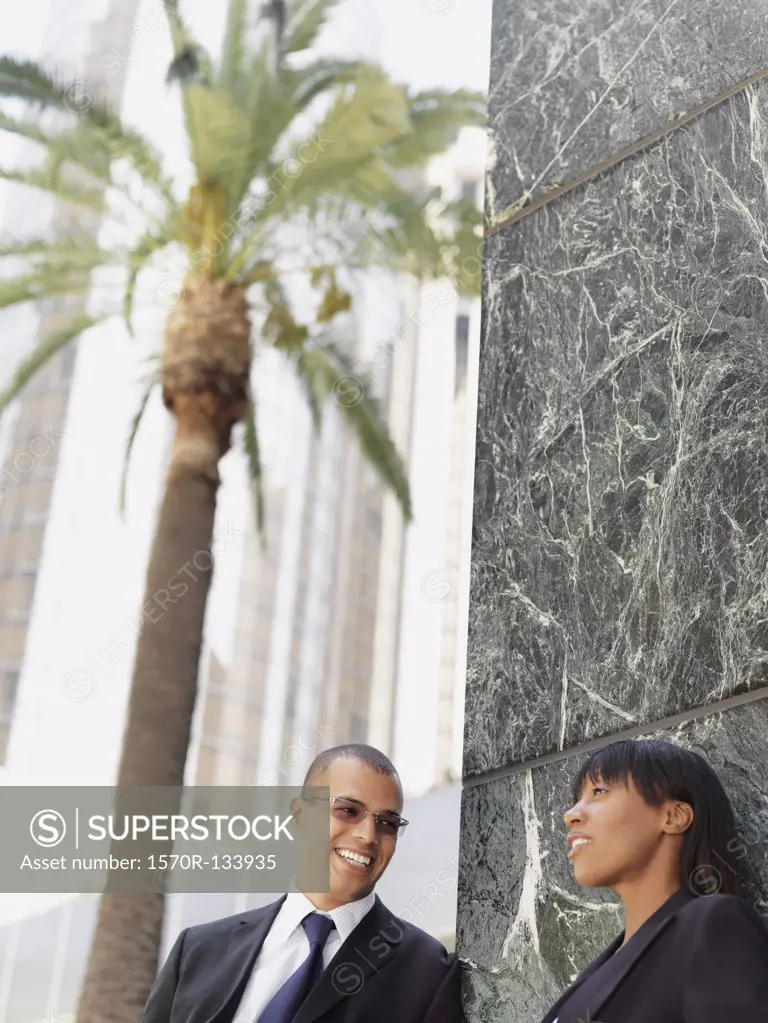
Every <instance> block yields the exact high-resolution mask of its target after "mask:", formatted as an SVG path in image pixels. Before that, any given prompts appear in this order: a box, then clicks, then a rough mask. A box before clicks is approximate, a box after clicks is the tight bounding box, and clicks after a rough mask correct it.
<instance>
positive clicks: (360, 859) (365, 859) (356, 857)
mask: <svg viewBox="0 0 768 1023" xmlns="http://www.w3.org/2000/svg"><path fill="white" fill-rule="evenodd" d="M336 852H337V853H338V854H339V856H343V857H344V859H345V860H351V861H352V862H353V863H360V864H361V865H362V866H363V867H367V866H368V865H369V864H370V862H371V857H370V856H361V855H360V853H355V852H350V851H349V849H337V850H336Z"/></svg>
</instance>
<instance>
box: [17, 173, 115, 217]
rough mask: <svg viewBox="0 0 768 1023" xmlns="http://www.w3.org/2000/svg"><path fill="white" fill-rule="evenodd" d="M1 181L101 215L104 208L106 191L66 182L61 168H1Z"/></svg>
mask: <svg viewBox="0 0 768 1023" xmlns="http://www.w3.org/2000/svg"><path fill="white" fill-rule="evenodd" d="M0 180H3V181H13V182H15V183H16V184H17V185H23V186H24V187H26V188H34V189H37V190H39V191H41V192H46V193H48V195H51V196H53V197H54V198H56V199H62V200H64V202H68V203H71V204H72V205H73V206H80V207H81V208H84V209H87V210H91V211H92V212H93V213H101V212H102V210H103V208H104V191H103V189H101V188H93V187H89V186H88V185H85V184H80V183H76V182H74V181H65V180H64V176H63V175H62V174H61V168H60V167H59V166H55V165H54V166H49V167H46V168H43V169H30V170H23V171H12V170H5V169H4V168H2V167H0Z"/></svg>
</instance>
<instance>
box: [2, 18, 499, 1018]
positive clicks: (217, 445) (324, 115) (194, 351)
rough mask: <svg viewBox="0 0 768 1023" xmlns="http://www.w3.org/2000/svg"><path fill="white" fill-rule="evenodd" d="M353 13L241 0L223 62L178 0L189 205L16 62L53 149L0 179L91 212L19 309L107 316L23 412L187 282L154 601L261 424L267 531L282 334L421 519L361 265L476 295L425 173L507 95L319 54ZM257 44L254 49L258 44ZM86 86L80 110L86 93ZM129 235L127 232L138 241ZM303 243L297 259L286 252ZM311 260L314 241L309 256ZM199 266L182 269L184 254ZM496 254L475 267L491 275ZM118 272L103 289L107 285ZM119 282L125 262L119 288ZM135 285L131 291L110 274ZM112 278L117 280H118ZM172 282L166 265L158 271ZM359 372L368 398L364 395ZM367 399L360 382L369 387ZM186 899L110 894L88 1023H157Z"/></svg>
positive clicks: (176, 667)
mask: <svg viewBox="0 0 768 1023" xmlns="http://www.w3.org/2000/svg"><path fill="white" fill-rule="evenodd" d="M334 3H335V0H289V3H288V5H287V8H286V6H285V5H284V4H283V3H282V2H280V0H273V2H272V5H271V14H272V19H273V29H274V31H273V32H272V33H270V35H269V37H268V38H266V37H264V36H263V35H262V37H261V40H260V41H258V40H257V41H254V35H253V32H252V31H251V29H250V26H249V21H248V7H249V0H230V5H229V10H228V19H227V26H226V32H225V38H224V42H223V48H222V53H221V57H220V59H219V60H218V61H217V62H214V60H213V59H212V58H211V57H210V55H209V54H207V53H206V52H205V50H204V49H203V47H201V46H200V45H199V43H198V42H196V41H195V40H194V39H193V38H192V37H191V36H190V34H189V32H188V30H187V28H186V26H185V25H184V23H183V21H182V18H181V15H180V11H179V4H178V0H164V6H165V11H166V14H167V18H168V22H169V26H170V31H171V37H172V40H173V46H174V60H173V63H172V65H171V68H170V71H169V76H168V77H169V82H170V83H174V84H173V87H178V88H179V90H180V98H181V109H182V111H183V119H184V125H185V128H186V132H187V137H188V142H189V157H190V161H191V166H192V168H193V170H194V183H193V184H192V186H191V187H190V188H189V190H188V192H187V193H186V194H184V195H179V189H178V187H177V182H175V181H173V180H169V178H168V177H167V175H166V173H165V172H164V170H163V166H162V162H161V159H160V157H159V156H158V155H157V154H156V153H155V152H154V151H153V148H152V146H151V145H150V144H149V143H148V142H147V140H146V139H145V138H144V137H142V135H141V134H140V133H139V132H137V131H135V130H132V129H131V128H129V127H128V126H126V125H125V124H124V123H123V122H122V120H121V119H120V117H119V116H118V114H117V113H116V112H115V111H114V110H113V109H111V108H110V107H109V105H108V104H106V103H105V102H102V101H100V100H99V101H91V100H92V99H93V97H91V98H90V99H89V100H88V101H87V102H83V97H82V95H81V94H80V93H79V91H78V86H77V84H76V83H74V82H72V81H67V80H64V79H61V78H59V77H58V76H56V75H55V74H53V73H51V72H49V71H47V70H46V69H44V68H43V67H41V66H39V65H38V64H36V63H31V62H22V61H19V60H16V59H13V58H11V57H4V58H0V96H2V97H4V98H5V99H6V100H12V101H14V102H12V103H10V104H8V107H7V109H8V110H9V111H10V112H9V113H5V114H0V128H1V129H2V130H4V131H6V132H9V133H11V134H14V135H16V136H19V137H22V138H24V139H27V140H31V141H32V142H33V143H35V144H37V146H39V147H40V151H41V153H42V154H43V156H44V161H43V162H42V164H41V165H40V166H38V167H35V168H32V169H30V168H28V167H27V168H25V169H19V170H13V171H7V170H6V171H3V170H0V177H4V178H6V179H8V180H10V181H13V182H17V183H19V184H20V185H23V186H26V187H29V188H33V189H37V190H42V191H43V192H46V193H48V194H49V195H52V196H55V197H56V198H57V199H58V200H59V201H60V202H61V203H63V204H64V206H65V208H66V209H67V210H75V211H78V210H79V211H82V212H83V214H85V212H86V211H88V216H87V217H86V216H82V217H77V216H69V217H67V218H59V220H58V222H57V223H58V225H59V229H58V230H57V231H56V233H55V234H54V235H53V236H44V237H31V238H27V239H24V240H22V241H20V242H18V243H16V244H14V245H10V246H8V247H6V248H3V249H2V250H0V257H3V258H6V259H11V260H12V261H13V262H12V264H11V271H12V272H10V273H5V274H4V275H0V308H8V307H10V306H14V305H17V304H21V303H27V302H37V301H40V300H43V299H48V298H55V297H57V296H58V297H61V296H70V295H75V296H81V298H83V297H85V296H87V297H88V300H89V305H88V309H89V311H87V312H86V311H84V310H85V309H86V306H85V305H84V304H82V303H81V305H80V306H79V308H80V309H81V310H83V311H81V312H79V313H77V314H76V315H73V316H72V317H71V318H70V319H69V320H67V321H66V322H64V323H57V325H56V327H55V329H53V330H52V331H51V332H49V333H48V334H47V335H46V336H45V337H43V338H42V340H41V341H40V342H39V344H38V346H37V347H36V349H35V350H34V351H33V352H32V353H31V354H30V355H29V356H28V357H27V358H25V359H24V360H23V362H22V363H21V364H20V365H19V366H18V367H17V369H16V371H15V373H14V375H13V377H12V379H11V381H10V383H9V385H8V386H7V388H6V390H5V391H4V392H3V393H2V394H0V412H2V410H3V409H4V408H5V407H6V406H7V405H8V403H9V402H11V401H12V400H13V399H14V398H15V397H16V396H17V395H18V394H19V393H20V392H21V391H22V389H23V388H24V386H25V385H26V383H27V382H28V381H29V379H30V378H31V377H32V376H33V374H34V373H35V372H36V371H37V370H38V369H40V367H42V366H43V365H45V363H46V362H47V361H48V360H50V359H51V358H52V357H53V356H54V355H55V354H56V353H58V352H60V351H62V350H63V349H64V348H65V346H67V345H70V344H72V343H73V342H74V341H75V340H76V339H77V338H79V337H80V336H82V335H83V334H84V333H85V332H87V331H90V330H92V329H94V328H97V327H98V326H100V325H101V324H102V323H104V322H105V321H106V320H108V319H110V318H112V317H115V316H117V317H120V316H122V317H123V318H124V320H125V323H126V325H127V328H128V330H129V331H130V330H131V329H132V328H131V324H132V314H133V305H134V295H135V294H136V291H137V287H138V286H139V281H140V279H141V278H146V275H149V274H154V275H155V277H156V281H158V282H159V283H156V285H155V288H156V294H158V293H159V292H158V291H157V288H158V287H160V288H161V289H162V290H163V291H164V293H167V285H168V281H169V280H170V279H173V280H174V281H175V282H176V285H177V294H176V295H175V301H174V304H173V306H172V308H171V309H170V311H169V313H168V316H167V322H166V326H165V335H164V344H163V346H162V352H161V353H160V356H159V358H158V360H157V365H156V369H155V371H154V372H153V373H152V374H151V376H150V379H149V380H148V382H147V389H146V391H145V393H144V394H143V397H142V400H141V403H140V407H139V410H138V412H137V415H136V417H135V419H134V421H133V423H132V425H131V430H130V436H129V440H128V444H127V451H126V461H127V459H128V457H129V456H130V450H131V445H132V442H133V438H134V437H135V435H136V431H137V429H138V427H139V423H140V420H141V415H142V412H143V410H144V408H145V406H146V404H147V400H148V398H149V395H150V392H151V391H152V389H153V388H154V387H157V386H159V387H160V388H161V391H162V398H163V402H164V404H165V407H166V408H167V410H168V411H169V413H170V414H171V416H172V417H173V420H174V421H175V432H174V439H173V442H172V447H171V451H170V456H169V464H168V469H167V478H166V482H165V490H164V496H163V499H162V503H161V507H160V511H159V516H158V521H157V525H156V531H155V537H154V543H153V546H152V550H151V554H150V559H149V566H148V571H147V576H146V594H147V596H148V598H150V597H151V596H152V595H153V594H156V593H157V592H158V591H159V590H161V589H165V588H166V587H167V585H168V582H169V580H170V579H172V578H173V577H174V575H176V574H177V573H178V572H179V570H180V569H181V568H182V566H185V565H187V564H188V563H189V562H190V561H191V559H193V558H194V557H195V555H196V554H197V553H198V552H202V551H208V550H209V549H210V547H211V542H212V537H213V528H214V513H215V509H216V496H217V490H218V486H219V469H218V464H219V461H220V459H221V458H222V456H223V455H224V454H225V453H226V452H227V451H228V449H229V448H230V446H231V444H232V443H233V441H234V440H236V438H235V437H233V430H234V428H235V427H236V426H238V424H241V425H242V429H241V430H240V431H239V433H241V435H242V444H243V448H244V451H245V454H246V460H247V464H248V467H249V472H250V476H251V479H252V481H253V487H254V495H255V501H256V508H257V517H258V522H259V524H261V521H262V509H261V493H260V480H261V471H260V459H259V443H258V437H257V432H256V418H255V408H254V392H253V389H252V386H251V378H252V369H253V357H254V347H255V346H257V345H262V346H267V345H271V346H273V347H274V348H275V349H277V350H279V351H280V352H281V353H282V354H283V356H284V357H285V359H287V360H288V361H289V363H290V364H291V365H292V367H293V369H294V370H295V373H296V376H297V378H298V379H299V381H300V382H301V384H302V385H303V387H304V390H305V392H306V396H307V399H308V401H309V403H310V407H311V409H312V412H313V415H314V418H315V421H316V422H318V421H319V417H320V414H321V411H322V409H323V406H324V405H325V404H326V402H327V400H328V399H329V398H330V397H331V396H335V397H337V399H338V400H337V404H338V406H339V409H340V414H342V415H343V416H344V417H345V419H346V421H347V422H348V425H349V426H350V427H351V428H352V430H353V431H354V432H355V435H356V437H357V440H358V442H359V444H360V447H361V449H362V452H363V454H364V456H365V457H366V458H367V459H368V460H369V462H370V464H371V465H372V466H373V467H374V468H375V470H376V471H377V472H378V474H379V475H380V477H381V479H382V481H383V483H384V485H385V486H387V487H389V488H390V489H391V490H392V491H393V493H394V494H395V496H396V498H397V501H398V502H399V504H400V506H401V507H402V511H403V514H404V515H405V516H406V517H409V516H410V498H409V488H408V480H407V476H406V472H405V468H404V465H403V462H402V460H401V457H400V455H399V454H398V452H397V450H396V448H395V446H394V444H393V442H392V440H391V438H390V435H389V433H388V430H387V427H386V424H385V422H384V421H383V419H382V417H381V413H380V411H379V408H378V405H377V398H376V395H375V394H374V393H373V391H372V390H371V388H370V386H369V385H368V383H367V379H368V378H367V377H366V375H365V374H364V373H361V372H360V370H359V369H358V368H357V364H356V363H355V361H354V359H353V357H352V356H351V355H350V354H349V352H348V351H347V350H346V349H345V347H344V346H343V345H342V344H340V343H339V342H338V341H337V340H335V339H334V336H333V321H334V320H335V318H336V317H337V316H338V315H339V314H342V313H344V312H345V311H347V310H348V309H349V308H350V305H351V301H352V299H351V295H350V293H349V292H348V291H347V290H346V289H345V286H344V280H345V278H344V274H345V273H346V271H348V270H355V269H366V268H369V267H381V268H387V269H390V270H392V271H393V272H397V273H407V274H411V275H414V276H415V277H417V278H419V279H427V278H432V279H437V278H441V277H449V278H450V279H451V280H452V281H453V282H454V284H455V286H456V287H457V289H458V290H473V289H474V288H475V283H476V282H475V277H476V275H474V274H473V273H471V272H470V273H467V272H466V270H465V266H466V265H468V264H466V262H465V261H464V259H463V257H464V256H465V255H469V253H470V252H471V253H472V255H474V254H475V253H476V250H477V244H478V239H477V237H476V230H477V226H478V225H477V220H478V219H479V218H478V217H477V216H476V215H475V213H474V211H473V210H471V208H470V207H469V206H468V205H467V204H464V203H461V202H459V203H456V202H448V201H446V200H444V199H443V197H442V195H441V194H440V191H439V190H435V189H431V190H430V189H427V188H426V187H425V186H424V185H423V184H422V183H421V180H422V179H421V177H420V175H419V174H418V170H419V169H420V168H421V167H423V166H424V165H425V163H426V162H427V161H428V160H429V159H430V158H431V157H433V156H434V155H436V154H439V153H441V152H443V151H444V150H445V149H446V148H447V146H448V145H449V144H451V142H452V141H453V140H454V139H455V137H456V136H457V134H458V131H459V130H460V129H461V128H462V127H463V126H465V125H470V124H476V125H480V124H483V123H484V116H485V115H484V107H485V104H484V99H483V98H482V97H480V96H478V95H476V94H474V93H469V92H465V91H458V92H445V91H430V92H420V93H412V92H410V91H409V90H408V89H407V88H405V87H403V86H401V85H398V84H397V83H395V82H393V81H391V80H390V79H389V78H388V77H387V75H385V74H384V73H383V72H382V70H381V69H379V68H377V67H376V66H372V65H369V64H366V63H363V62H360V61H345V60H331V59H318V58H317V57H316V56H313V54H312V53H311V52H308V51H311V48H312V47H313V44H314V42H315V39H316V37H317V35H318V33H319V31H320V29H321V27H322V25H323V23H324V21H325V19H326V16H327V14H328V12H329V10H330V8H331V7H332V6H333V4H334ZM249 40H250V41H249ZM73 97H74V101H73ZM126 209H132V210H133V211H134V213H133V218H132V221H131V222H132V223H133V224H139V225H140V229H139V230H138V231H135V233H134V235H133V237H131V238H130V239H129V240H128V241H126V242H125V244H123V243H119V242H116V243H115V244H114V245H107V244H105V243H101V242H99V241H98V240H97V238H96V235H95V233H94V231H93V229H92V227H86V226H85V224H86V223H88V224H92V223H93V217H94V216H95V217H97V218H98V221H99V222H100V223H102V224H103V225H109V224H112V225H113V226H114V227H115V230H113V231H111V232H110V231H102V232H101V237H115V238H119V237H120V230H119V228H120V226H121V225H123V219H121V217H122V213H123V212H124V210H126ZM124 235H125V232H124V231H123V236H124ZM289 238H290V239H293V240H295V239H296V238H299V239H301V242H302V244H301V246H300V252H301V254H302V258H303V265H302V266H299V267H296V266H295V265H290V259H289V258H288V256H289V255H290V253H287V252H286V250H287V249H288V245H287V242H286V239H289ZM294 247H295V246H294ZM168 257H170V258H171V261H172V263H171V265H172V266H174V267H176V268H180V269H174V270H173V271H171V273H170V275H169V273H168V271H165V274H166V276H162V274H163V272H164V271H163V263H162V260H163V259H164V258H168ZM475 265H476V261H473V262H472V267H473V268H474V266H475ZM297 269H299V270H301V271H302V272H304V273H305V274H306V277H307V279H308V281H309V282H310V283H311V286H312V287H313V288H314V289H315V294H316V297H317V307H316V309H315V311H314V312H313V314H312V315H311V316H307V317H305V318H304V319H305V320H306V322H302V321H301V320H300V319H299V318H298V317H297V315H296V314H295V311H294V308H293V304H292V301H291V298H290V294H289V287H288V286H287V283H286V274H287V273H288V271H290V272H291V273H293V272H295V271H296V270H297ZM97 271H98V275H97V276H96V277H95V275H96V274H97ZM105 271H108V272H109V273H108V274H106V275H105V273H104V272H105ZM115 273H117V274H118V276H119V295H118V298H119V301H118V300H117V299H115V291H114V287H113V285H110V287H109V288H107V287H106V285H104V287H103V288H102V289H101V290H100V289H99V286H98V284H97V283H96V281H97V280H99V279H101V280H102V281H104V280H111V281H112V282H113V284H114V280H115ZM109 274H111V276H109ZM158 275H161V276H159V277H158ZM350 378H351V380H352V381H353V385H354V392H355V393H354V400H347V398H346V397H345V395H346V394H347V393H348V389H349V386H350ZM345 388H346V390H345ZM208 564H210V561H209V562H208V563H207V564H206V567H205V568H203V569H201V570H199V571H197V572H196V573H194V581H193V580H192V577H191V576H192V574H191V573H190V575H189V577H188V578H187V580H186V582H187V587H186V592H185V593H184V595H183V597H182V598H181V599H178V600H177V601H176V603H173V604H169V605H167V606H166V609H165V613H164V614H163V615H162V617H161V618H160V619H159V620H157V621H155V622H154V623H152V622H148V621H146V620H145V623H144V626H143V628H142V630H141V632H140V634H139V636H138V640H137V648H136V655H135V664H134V671H133V678H132V684H131V691H130V699H129V706H128V714H127V723H126V728H125V733H124V736H123V747H122V756H121V760H120V764H119V770H118V778H117V784H118V786H119V787H129V786H130V787H133V786H150V785H151V786H181V785H182V784H183V781H184V768H185V762H186V758H187V749H188V744H189V737H190V727H191V721H192V717H193V710H194V706H195V699H196V694H197V677H198V667H199V659H200V651H201V642H202V630H203V617H204V612H205V606H206V600H207V595H208V591H209V586H210V581H211V570H210V568H208V567H207V565H208ZM162 919H163V896H162V894H159V893H158V894H151V895H150V894H147V895H141V896H137V895H133V896H129V895H119V894H115V893H113V892H106V893H105V894H104V895H103V896H102V898H101V901H100V906H99V913H98V919H97V925H96V931H95V936H94V940H93V946H92V949H91V955H90V959H89V963H88V969H87V972H86V978H85V982H84V985H83V991H82V996H81V1002H80V1005H79V1009H78V1023H112V1021H114V1023H118V1021H120V1023H129V1021H130V1023H133V1021H135V1020H136V1019H137V1018H138V1016H139V1015H140V1013H141V1010H142V1008H143V1005H144V1003H145V1001H146V998H147V995H148V993H149V989H150V986H151V984H152V982H153V980H154V976H155V973H156V969H157V957H158V951H159V946H160V940H161V927H162Z"/></svg>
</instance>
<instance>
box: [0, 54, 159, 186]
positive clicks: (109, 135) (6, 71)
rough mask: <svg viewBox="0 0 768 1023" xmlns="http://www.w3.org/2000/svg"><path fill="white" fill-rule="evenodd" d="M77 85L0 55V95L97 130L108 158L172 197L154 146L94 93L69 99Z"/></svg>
mask: <svg viewBox="0 0 768 1023" xmlns="http://www.w3.org/2000/svg"><path fill="white" fill-rule="evenodd" d="M79 88H80V83H78V82H72V81H69V80H68V79H61V80H59V79H56V78H55V77H53V76H52V75H50V74H48V73H47V72H46V71H45V70H44V69H43V68H42V67H40V65H39V64H37V63H36V62H35V61H24V60H17V59H16V58H14V57H9V56H0V97H4V98H7V99H20V100H24V101H26V102H27V103H30V104H32V105H33V106H37V107H41V108H43V109H54V110H59V111H62V112H64V113H66V114H68V115H69V116H70V117H73V118H76V119H77V120H78V121H79V122H80V123H81V124H85V125H88V126H89V127H90V128H91V129H93V130H94V131H96V132H97V133H98V136H99V138H100V142H101V144H102V146H103V147H104V148H105V149H106V150H107V151H108V153H109V156H110V158H111V159H114V160H116V159H125V160H127V161H128V162H129V163H130V164H131V166H132V167H133V168H134V170H135V171H136V172H137V173H138V174H140V175H141V177H142V178H143V180H144V182H145V183H146V184H147V185H148V186H149V187H151V188H153V189H157V190H159V191H160V193H161V194H162V195H163V197H164V198H165V199H166V200H167V201H172V200H173V196H172V190H171V186H170V183H169V182H168V180H167V179H166V177H165V175H164V172H163V168H162V160H161V159H160V157H159V156H158V154H157V153H156V152H155V150H154V147H153V146H152V145H151V144H150V143H149V142H148V141H147V140H146V139H145V138H144V137H143V136H142V135H141V134H139V133H138V132H135V131H132V130H130V129H129V128H126V127H125V126H124V125H123V123H122V121H121V119H120V117H118V115H117V114H116V113H115V112H114V111H113V110H111V109H110V108H109V107H108V106H107V105H106V104H105V103H103V102H102V101H100V100H99V99H98V97H97V96H96V95H95V94H94V96H93V97H90V96H89V97H88V102H87V103H76V102H73V98H74V97H75V95H76V91H77V90H78V89H79ZM73 90H75V92H73Z"/></svg>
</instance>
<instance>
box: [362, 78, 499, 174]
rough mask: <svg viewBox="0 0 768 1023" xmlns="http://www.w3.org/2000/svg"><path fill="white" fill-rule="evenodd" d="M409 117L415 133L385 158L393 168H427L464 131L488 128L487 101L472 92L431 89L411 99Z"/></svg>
mask: <svg viewBox="0 0 768 1023" xmlns="http://www.w3.org/2000/svg"><path fill="white" fill-rule="evenodd" d="M408 114H409V119H410V125H411V130H410V131H409V132H408V134H406V135H402V136H401V137H400V138H398V139H395V140H394V142H392V143H391V144H390V145H388V146H386V147H385V148H384V150H383V151H382V154H381V157H382V159H383V160H384V161H385V162H386V163H387V164H389V165H390V166H392V167H419V166H423V165H424V164H425V163H426V162H427V161H428V160H430V159H432V158H433V157H435V156H436V155H439V154H440V153H443V152H445V151H446V150H447V149H448V148H449V146H451V145H453V143H454V142H455V141H456V140H457V138H458V136H459V132H460V131H461V130H462V128H466V127H469V126H474V127H481V128H482V127H484V126H485V122H486V100H485V97H484V96H483V95H482V93H478V92H471V91H470V90H468V89H459V90H457V91H449V90H446V89H430V90H428V91H426V92H418V93H416V94H415V95H414V96H411V97H409V100H408Z"/></svg>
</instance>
